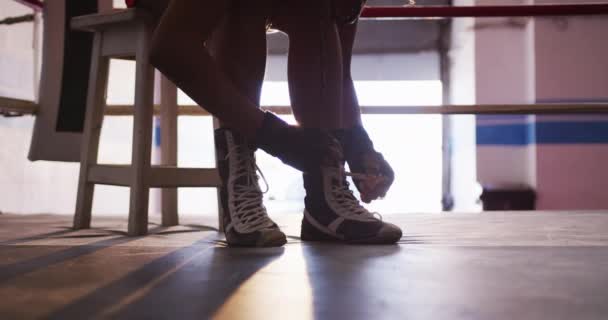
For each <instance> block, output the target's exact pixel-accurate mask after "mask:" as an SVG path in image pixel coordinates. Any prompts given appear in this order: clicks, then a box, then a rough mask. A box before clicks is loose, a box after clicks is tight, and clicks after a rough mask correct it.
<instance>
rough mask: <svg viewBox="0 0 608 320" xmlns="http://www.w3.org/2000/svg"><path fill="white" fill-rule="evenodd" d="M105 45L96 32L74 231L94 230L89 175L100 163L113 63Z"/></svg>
mask: <svg viewBox="0 0 608 320" xmlns="http://www.w3.org/2000/svg"><path fill="white" fill-rule="evenodd" d="M101 43H102V35H101V34H100V33H96V34H95V39H94V42H93V55H92V61H91V73H90V75H89V88H88V94H87V106H86V108H87V110H86V118H85V128H84V135H83V137H82V141H81V143H82V147H81V148H82V149H81V156H80V176H79V181H78V196H77V199H76V213H75V215H74V229H86V228H90V227H91V210H92V206H93V193H94V190H95V185H94V184H93V183H90V182H89V181H88V176H89V168H90V166H92V165H95V164H97V155H98V150H99V137H100V135H101V127H102V124H103V114H104V107H105V103H106V102H105V92H106V87H107V83H108V68H109V62H110V61H109V60H110V59H109V58H108V57H103V56H102V53H101Z"/></svg>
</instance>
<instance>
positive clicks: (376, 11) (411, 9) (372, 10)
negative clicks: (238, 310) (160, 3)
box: [15, 0, 608, 19]
mask: <svg viewBox="0 0 608 320" xmlns="http://www.w3.org/2000/svg"><path fill="white" fill-rule="evenodd" d="M15 1H17V2H19V3H21V4H23V5H26V6H28V7H30V8H32V9H34V10H36V11H39V10H42V8H43V7H44V3H43V2H42V1H41V0H15ZM126 2H127V4H128V5H129V6H130V7H131V6H133V5H134V3H135V0H126ZM576 15H608V4H606V3H587V4H546V5H517V6H515V5H512V6H406V7H366V8H365V9H364V10H363V13H362V14H361V17H362V18H371V19H374V18H375V19H383V18H384V19H407V18H457V17H462V18H466V17H522V16H576Z"/></svg>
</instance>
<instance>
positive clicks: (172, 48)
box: [151, 0, 264, 138]
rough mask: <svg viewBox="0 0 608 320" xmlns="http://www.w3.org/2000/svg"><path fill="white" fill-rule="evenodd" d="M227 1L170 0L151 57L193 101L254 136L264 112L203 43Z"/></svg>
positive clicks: (220, 17)
mask: <svg viewBox="0 0 608 320" xmlns="http://www.w3.org/2000/svg"><path fill="white" fill-rule="evenodd" d="M230 3H231V2H230V1H209V0H199V1H191V0H172V1H171V3H170V4H169V7H168V8H167V10H166V11H165V12H164V14H163V16H162V18H161V20H160V24H159V26H158V28H157V29H156V32H155V35H154V40H153V44H152V51H151V60H152V62H153V64H154V65H155V66H156V67H157V68H158V69H159V70H160V71H161V72H163V74H165V75H166V76H167V77H168V78H169V79H171V80H172V81H173V82H174V83H175V84H176V85H177V86H178V87H179V88H181V89H182V90H183V91H184V92H185V93H186V94H188V96H190V97H191V98H192V99H193V100H194V101H196V103H198V104H199V105H201V106H204V107H205V109H207V110H208V111H209V112H210V113H211V114H213V115H214V116H216V117H217V118H219V119H220V120H221V121H222V122H224V123H227V124H229V125H230V126H231V127H233V128H234V129H235V130H237V131H239V132H241V133H242V134H243V135H245V136H246V137H249V138H253V137H255V134H256V131H257V129H258V128H259V127H260V126H261V123H262V120H263V119H264V113H263V112H262V111H260V110H259V108H258V106H257V105H256V104H255V103H254V102H252V101H251V100H250V99H248V98H247V97H246V96H245V95H244V94H242V93H241V92H240V91H239V90H238V89H237V88H236V87H235V86H234V84H233V83H232V81H231V80H230V79H229V77H227V76H226V75H225V74H224V72H222V70H221V68H220V67H219V66H218V65H217V63H216V61H215V60H214V59H213V58H212V57H211V55H210V54H209V52H208V50H207V48H206V47H205V46H204V43H205V41H206V40H208V39H209V38H210V36H211V34H212V32H213V31H214V30H215V29H216V28H217V26H218V25H219V23H220V22H221V21H222V19H223V18H224V17H225V14H226V13H227V12H228V9H229V6H230ZM203 88H204V89H203Z"/></svg>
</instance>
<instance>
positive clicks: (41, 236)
mask: <svg viewBox="0 0 608 320" xmlns="http://www.w3.org/2000/svg"><path fill="white" fill-rule="evenodd" d="M59 229H61V230H59V231H53V232H48V233H43V234H36V235H33V236H29V237H24V238H18V239H12V240H6V241H0V246H10V245H15V244H20V243H24V242H30V241H36V240H44V239H47V238H50V237H55V236H61V235H64V234H68V233H72V232H74V230H73V229H71V228H67V227H59Z"/></svg>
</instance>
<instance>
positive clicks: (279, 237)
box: [226, 231, 287, 248]
mask: <svg viewBox="0 0 608 320" xmlns="http://www.w3.org/2000/svg"><path fill="white" fill-rule="evenodd" d="M226 240H228V239H226ZM286 243H287V237H286V236H285V234H284V233H283V232H280V231H279V232H273V233H268V234H267V235H266V236H265V235H262V237H260V239H258V240H257V241H256V242H255V243H251V242H249V243H245V242H239V241H228V246H229V247H232V248H276V247H282V246H284V245H285V244H286Z"/></svg>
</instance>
